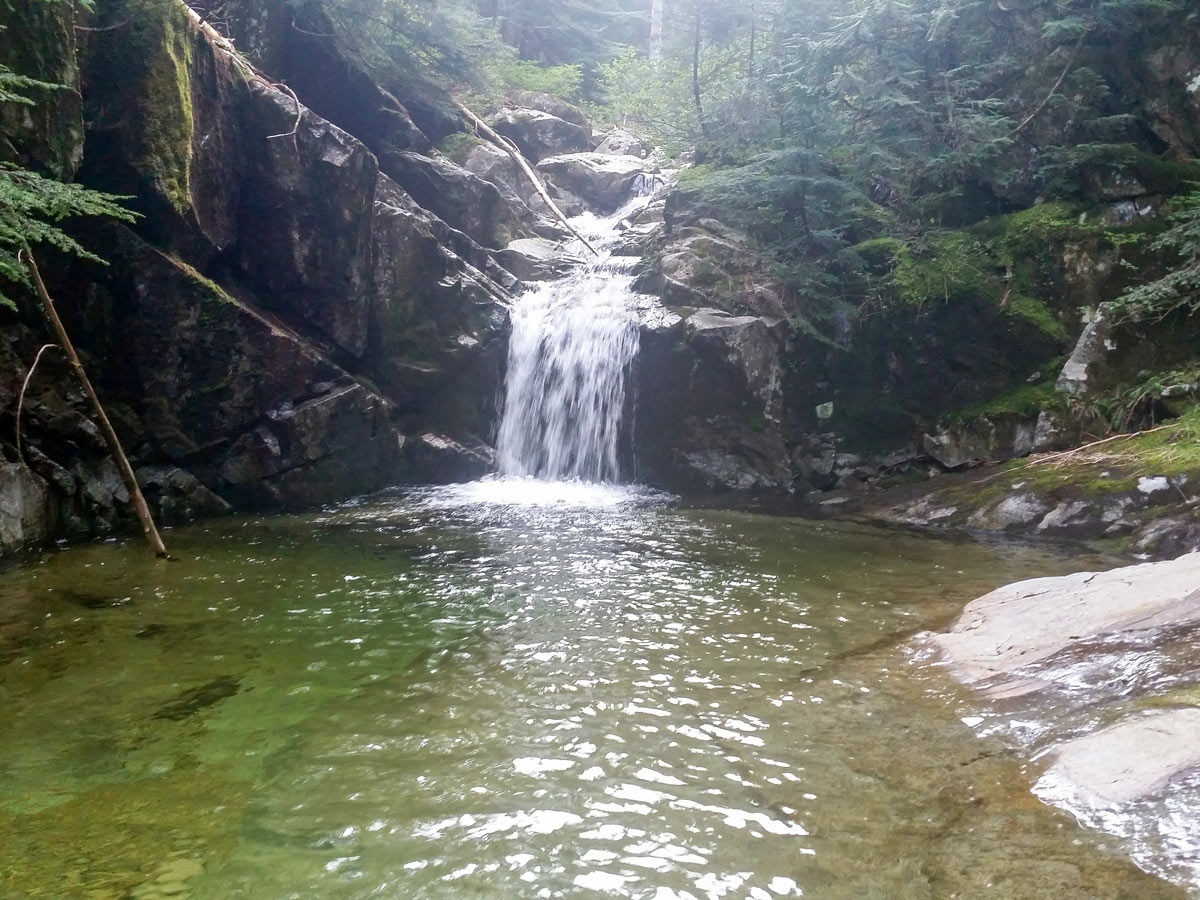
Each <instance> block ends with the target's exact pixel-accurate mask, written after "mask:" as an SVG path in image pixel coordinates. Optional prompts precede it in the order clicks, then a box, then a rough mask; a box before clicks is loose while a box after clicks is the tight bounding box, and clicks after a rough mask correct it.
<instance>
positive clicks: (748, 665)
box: [0, 487, 1180, 900]
mask: <svg viewBox="0 0 1200 900" xmlns="http://www.w3.org/2000/svg"><path fill="white" fill-rule="evenodd" d="M531 491H532V489H531V490H530V491H526V490H524V489H522V488H520V487H518V488H516V492H517V497H518V498H519V499H521V500H529V499H532V493H531ZM490 499H491V501H492V502H476V501H477V500H478V497H477V496H476V495H475V494H472V493H471V489H458V490H453V489H449V490H440V491H429V492H416V493H410V494H406V495H391V496H385V497H382V498H375V499H373V500H371V501H369V502H365V503H363V504H359V505H355V506H350V507H346V508H343V509H340V510H337V511H333V512H327V513H322V514H314V515H309V516H300V517H286V518H285V517H280V518H266V519H252V520H246V519H234V520H225V521H221V522H217V523H212V524H208V525H204V526H197V527H193V528H187V529H181V530H175V531H173V532H171V533H170V535H169V536H170V544H171V549H172V551H173V552H174V553H175V554H176V555H178V556H179V557H180V561H178V562H175V563H171V564H168V565H164V564H160V563H156V562H155V561H154V560H152V559H150V558H148V557H149V554H148V553H146V551H145V550H144V549H143V547H142V546H141V545H140V544H137V543H108V544H98V545H92V546H87V547H81V548H77V549H72V550H70V551H67V552H62V553H56V554H52V555H50V556H48V557H46V558H45V559H43V560H41V561H40V562H38V563H36V564H33V565H29V566H26V567H23V568H17V569H10V570H8V571H5V572H3V573H2V575H0V653H3V659H5V660H6V662H4V663H3V664H0V896H2V897H4V898H6V900H7V898H9V897H12V898H43V897H45V898H94V900H117V898H126V897H130V898H137V900H148V898H160V897H161V898H166V897H179V898H191V900H219V898H253V900H365V898H394V900H414V898H460V897H462V898H527V897H528V898H540V897H547V898H550V897H571V898H574V897H579V898H587V897H604V896H611V897H633V898H648V900H676V898H677V900H683V898H710V897H711V898H719V897H728V898H751V900H761V898H768V897H787V896H806V897H817V898H847V900H849V898H854V900H860V898H881V900H882V898H888V900H891V898H905V900H906V898H942V897H945V898H949V897H962V898H976V897H984V896H986V897H1004V898H1056V900H1058V898H1118V897H1129V898H1157V897H1177V896H1180V894H1179V892H1178V889H1176V888H1172V887H1170V886H1168V885H1166V884H1165V883H1163V882H1160V881H1158V880H1157V879H1154V878H1152V877H1151V876H1149V875H1145V874H1143V873H1141V872H1139V871H1138V870H1136V869H1135V868H1134V867H1133V866H1132V865H1131V864H1129V863H1127V862H1125V861H1123V859H1122V858H1121V857H1120V856H1119V855H1118V853H1117V849H1118V848H1116V847H1106V846H1105V845H1104V839H1103V838H1101V837H1097V836H1093V835H1092V834H1090V833H1086V832H1083V831H1081V830H1080V829H1078V828H1077V827H1076V826H1075V825H1074V824H1073V823H1072V821H1071V820H1070V819H1068V818H1067V817H1065V816H1063V815H1062V814H1059V813H1056V812H1055V811H1053V810H1051V809H1049V808H1047V807H1045V806H1043V805H1042V804H1040V803H1039V802H1038V801H1037V800H1036V799H1035V798H1033V797H1032V796H1031V795H1030V793H1029V786H1030V783H1031V782H1032V780H1033V779H1035V778H1036V777H1037V774H1038V772H1037V771H1036V769H1030V770H1026V769H1024V768H1023V767H1022V765H1021V764H1020V762H1019V761H1018V760H1017V759H1016V758H1015V756H1014V755H1012V754H1011V753H1010V752H1009V751H1007V750H1006V749H1005V748H1004V746H1003V745H1002V744H1000V743H999V742H998V741H997V742H995V743H992V742H989V741H987V740H983V741H981V740H979V739H978V738H977V737H975V736H974V735H973V733H972V731H971V729H969V728H968V727H967V726H966V725H964V724H963V723H962V722H961V718H962V717H964V716H967V715H970V714H971V712H972V711H973V710H974V706H973V701H972V700H971V698H970V697H969V696H967V695H966V694H964V693H960V692H959V690H958V689H957V688H955V687H954V686H953V684H952V682H951V681H950V680H949V678H948V676H947V675H946V674H945V673H944V672H943V671H942V670H940V669H938V668H937V667H934V666H930V665H928V664H927V663H926V662H924V661H922V660H921V659H919V658H917V655H916V654H914V652H913V651H912V650H911V649H910V646H911V645H910V644H909V643H907V642H906V641H907V637H908V636H909V635H910V634H912V633H913V632H914V631H917V630H920V629H925V628H932V627H939V626H941V625H943V624H944V623H945V622H946V621H947V620H948V619H949V618H951V617H952V616H954V615H955V614H956V613H957V611H958V610H959V609H960V608H961V606H962V605H963V604H964V603H965V602H966V601H967V600H969V599H971V598H973V597H975V596H977V595H978V594H980V593H982V592H984V591H986V590H988V589H990V588H993V587H995V586H997V585H999V584H1002V583H1005V582H1007V581H1011V580H1014V579H1017V578H1022V577H1028V576H1032V575H1036V574H1052V573H1059V572H1065V571H1068V570H1071V569H1076V568H1079V567H1080V566H1082V565H1088V564H1093V563H1095V562H1096V561H1095V560H1081V559H1079V558H1075V559H1069V558H1066V557H1064V556H1060V555H1055V554H1054V553H1052V552H1050V551H1047V550H1036V549H1031V548H1028V547H1020V546H1012V545H1004V544H993V545H984V544H973V543H963V542H948V541H943V540H935V539H931V538H927V537H923V536H918V535H915V534H909V533H903V532H894V531H885V530H878V529H873V528H868V527H864V526H859V525H850V524H831V523H814V522H807V521H801V520H795V519H788V518H779V517H769V516H763V515H756V514H753V513H749V512H742V511H730V510H705V509H690V508H680V507H678V506H675V505H672V504H669V503H665V502H661V501H655V500H650V499H642V500H638V501H635V500H630V499H629V498H628V497H624V498H622V497H621V496H616V495H604V496H591V497H587V498H585V499H586V500H587V501H588V502H589V503H591V504H592V505H589V506H580V505H572V504H570V503H558V504H550V505H519V504H512V503H503V502H495V498H490Z"/></svg>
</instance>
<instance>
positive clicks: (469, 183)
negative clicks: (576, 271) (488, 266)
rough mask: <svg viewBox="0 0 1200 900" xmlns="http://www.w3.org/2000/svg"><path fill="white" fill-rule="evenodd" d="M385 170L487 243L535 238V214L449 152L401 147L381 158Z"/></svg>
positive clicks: (434, 210)
mask: <svg viewBox="0 0 1200 900" xmlns="http://www.w3.org/2000/svg"><path fill="white" fill-rule="evenodd" d="M380 165H381V166H382V168H383V171H384V172H385V173H386V174H387V175H388V176H389V177H390V178H392V180H394V181H395V182H396V183H397V184H398V185H399V186H400V187H401V188H403V189H404V190H405V191H406V192H407V193H409V194H410V195H411V196H412V198H413V199H414V200H416V202H417V203H418V204H420V205H421V206H422V207H424V208H425V209H427V210H429V211H430V212H432V213H433V214H434V215H436V216H438V217H439V218H441V219H443V220H444V221H445V222H447V223H448V224H450V225H451V226H453V227H454V228H457V229H458V230H459V231H461V232H463V233H464V234H466V235H468V236H469V237H470V238H471V239H472V240H474V241H476V242H477V243H479V244H481V245H483V246H484V247H491V248H500V247H503V246H504V245H505V244H507V243H508V242H509V241H510V240H513V239H515V238H524V237H532V236H533V235H534V229H533V215H532V213H531V212H530V211H529V209H528V208H526V207H525V206H524V204H523V203H522V202H521V201H520V200H519V198H517V197H516V196H515V194H512V193H511V192H509V197H507V198H506V197H505V196H504V194H503V193H502V190H501V189H500V188H497V187H496V186H495V185H494V184H492V183H491V182H489V181H485V180H484V179H482V178H479V177H478V176H476V175H474V174H472V173H471V172H469V171H467V170H466V169H464V168H462V167H461V166H459V165H456V164H455V163H453V162H451V161H450V160H448V159H446V158H445V157H442V156H438V157H429V156H422V155H421V154H419V153H411V152H408V151H401V152H395V153H388V154H386V155H384V156H383V157H381V159H380Z"/></svg>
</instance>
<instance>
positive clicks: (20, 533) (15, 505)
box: [0, 463, 51, 552]
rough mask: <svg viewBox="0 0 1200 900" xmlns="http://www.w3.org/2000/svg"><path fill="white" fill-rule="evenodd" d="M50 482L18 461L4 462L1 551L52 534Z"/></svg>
mask: <svg viewBox="0 0 1200 900" xmlns="http://www.w3.org/2000/svg"><path fill="white" fill-rule="evenodd" d="M49 499H50V498H49V491H48V489H47V487H46V483H45V482H44V481H43V480H42V479H41V478H38V477H37V476H36V475H35V474H34V473H33V472H31V471H30V470H29V469H28V468H26V467H25V466H23V465H20V464H17V463H3V464H0V552H3V551H9V552H11V551H13V550H18V549H20V548H21V547H24V546H26V545H29V544H33V543H40V542H41V541H44V540H45V539H46V538H47V537H48V536H49V535H50V525H51V521H50V506H49Z"/></svg>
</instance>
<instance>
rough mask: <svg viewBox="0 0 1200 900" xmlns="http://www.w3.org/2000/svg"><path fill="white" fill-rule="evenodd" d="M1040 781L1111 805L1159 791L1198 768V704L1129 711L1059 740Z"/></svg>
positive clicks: (1199, 723)
mask: <svg viewBox="0 0 1200 900" xmlns="http://www.w3.org/2000/svg"><path fill="white" fill-rule="evenodd" d="M1053 760H1054V762H1053V764H1052V765H1051V767H1050V769H1049V771H1047V772H1046V774H1045V775H1044V776H1042V779H1041V782H1040V784H1042V785H1046V784H1048V783H1052V782H1057V784H1056V788H1058V789H1061V787H1062V785H1063V783H1066V784H1069V785H1070V786H1071V787H1072V788H1074V789H1075V791H1077V792H1079V793H1082V794H1083V795H1084V796H1086V797H1088V798H1089V799H1090V800H1091V801H1092V802H1093V803H1095V802H1097V801H1099V802H1100V803H1103V804H1105V805H1110V806H1111V805H1116V804H1121V803H1129V802H1131V801H1134V800H1141V799H1144V798H1147V797H1150V796H1153V795H1154V794H1157V793H1160V792H1161V791H1162V790H1163V789H1164V788H1166V787H1167V785H1168V784H1170V783H1171V781H1172V780H1174V779H1175V778H1177V777H1179V776H1181V775H1184V774H1185V773H1188V772H1190V771H1192V770H1194V769H1197V768H1200V709H1195V708H1193V709H1164V710H1155V711H1153V712H1147V713H1143V714H1142V715H1139V716H1131V717H1129V718H1127V719H1125V720H1124V721H1121V722H1118V723H1117V724H1116V725H1112V726H1110V727H1108V728H1104V729H1101V730H1100V731H1097V732H1093V733H1092V734H1087V735H1084V736H1083V737H1080V738H1076V739H1075V740H1072V741H1066V742H1065V743H1062V744H1059V745H1058V747H1056V748H1055V750H1054V755H1053Z"/></svg>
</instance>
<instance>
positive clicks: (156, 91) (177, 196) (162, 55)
mask: <svg viewBox="0 0 1200 900" xmlns="http://www.w3.org/2000/svg"><path fill="white" fill-rule="evenodd" d="M161 23H162V35H161V43H160V45H159V47H158V48H156V51H155V53H154V56H153V59H152V61H151V63H150V70H149V75H148V78H147V81H146V98H145V99H146V107H145V114H144V117H143V120H142V121H143V128H144V133H145V155H144V156H143V160H144V163H145V165H146V166H147V167H148V168H149V169H150V170H151V171H152V172H154V174H155V176H156V178H157V179H158V180H159V181H160V182H161V185H162V188H163V190H164V192H165V193H166V196H167V198H168V199H169V200H170V201H171V205H172V206H173V207H174V208H175V210H176V211H177V212H179V213H183V212H185V211H186V210H187V208H188V207H189V206H190V205H191V201H192V198H191V167H192V138H193V136H194V128H195V125H194V121H193V111H192V80H191V64H192V33H191V31H192V29H191V24H190V22H189V21H188V19H187V16H186V15H185V13H184V12H183V10H182V8H181V7H180V6H179V5H177V4H171V5H169V7H168V8H167V10H166V11H165V13H164V15H163V17H162V20H161Z"/></svg>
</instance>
